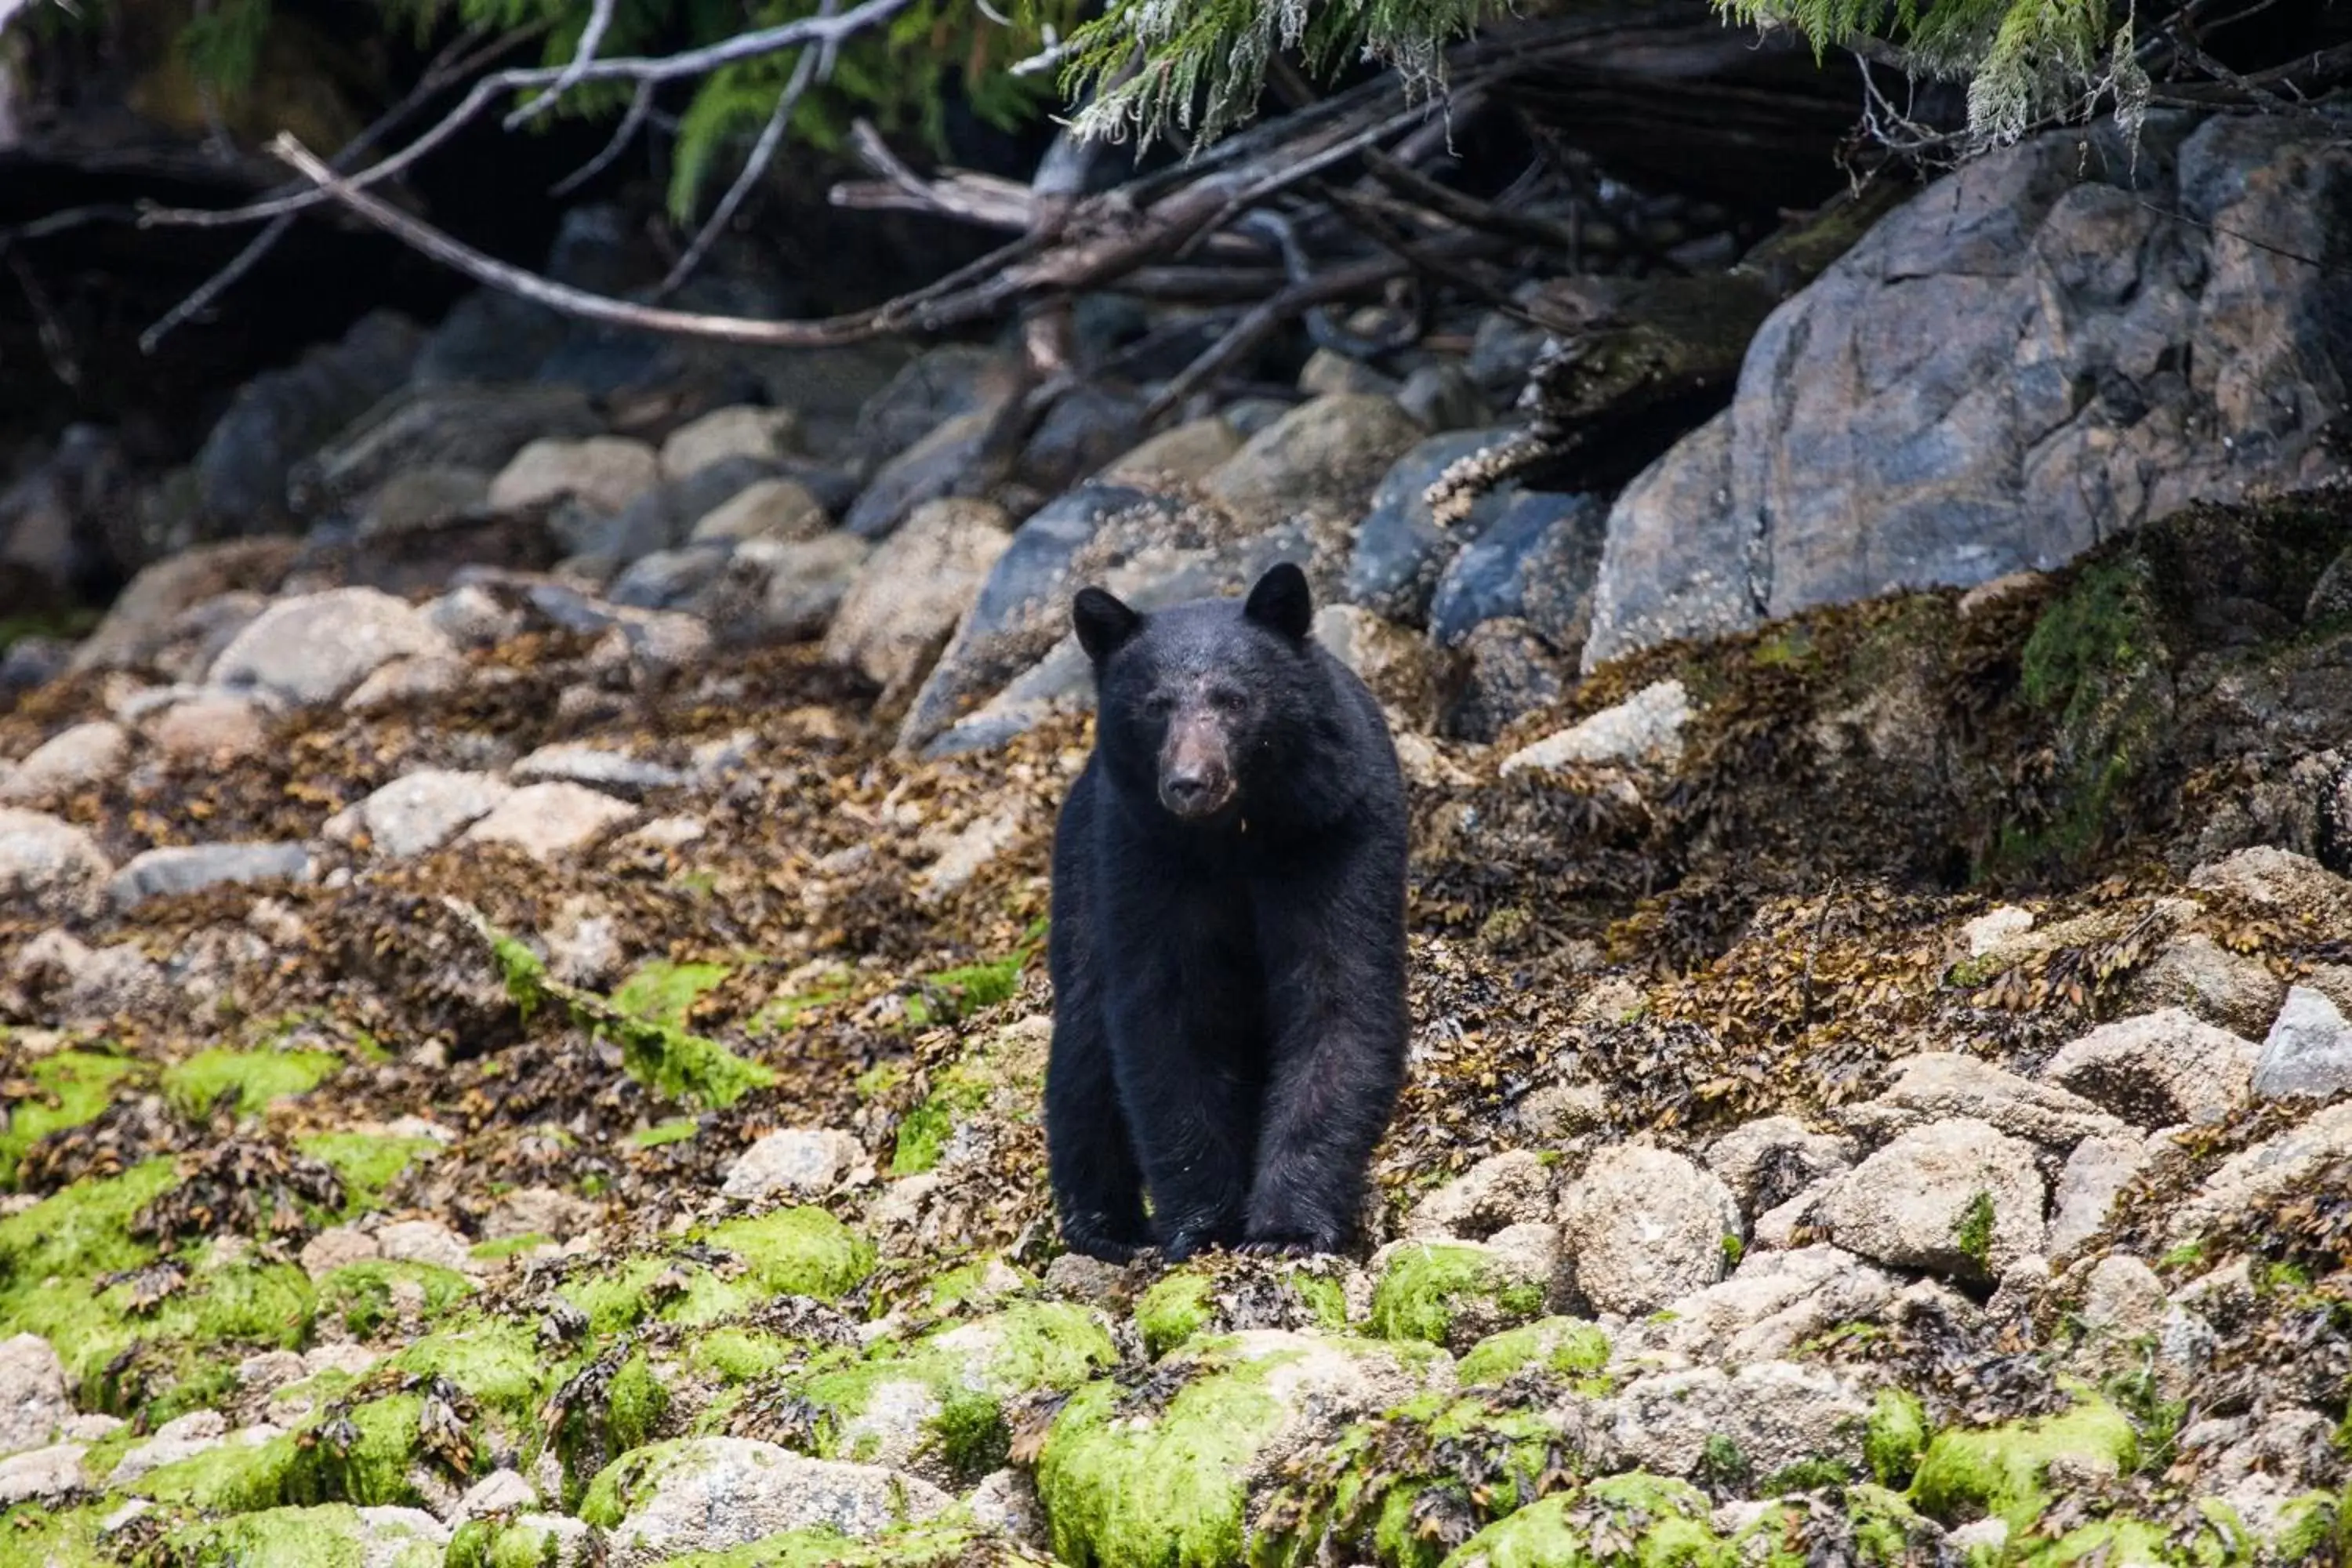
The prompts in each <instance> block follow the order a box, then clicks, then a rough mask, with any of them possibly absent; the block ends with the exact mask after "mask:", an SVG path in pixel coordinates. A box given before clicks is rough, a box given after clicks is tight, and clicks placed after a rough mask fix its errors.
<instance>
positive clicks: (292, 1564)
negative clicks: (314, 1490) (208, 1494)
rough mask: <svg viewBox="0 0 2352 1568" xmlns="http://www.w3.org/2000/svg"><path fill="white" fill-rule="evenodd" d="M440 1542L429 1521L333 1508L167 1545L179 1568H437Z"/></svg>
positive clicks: (186, 1536)
mask: <svg viewBox="0 0 2352 1568" xmlns="http://www.w3.org/2000/svg"><path fill="white" fill-rule="evenodd" d="M447 1542H448V1536H447V1533H446V1531H443V1530H442V1528H441V1526H440V1525H439V1524H438V1523H436V1521H434V1519H433V1516H432V1515H430V1514H427V1513H419V1512H416V1511H415V1510H409V1509H357V1508H350V1507H345V1506H342V1505H339V1504H331V1505H329V1506H326V1507H323V1508H279V1509H270V1510H266V1511H264V1512H260V1513H249V1514H244V1515H240V1516H238V1517H236V1518H233V1519H225V1520H217V1521H209V1522H205V1523H200V1524H192V1525H188V1526H185V1527H184V1528H182V1529H180V1530H178V1531H173V1534H172V1535H171V1537H170V1538H169V1544H170V1552H171V1558H172V1561H173V1563H178V1564H184V1565H185V1568H441V1564H442V1561H443V1555H444V1552H445V1551H446V1546H447Z"/></svg>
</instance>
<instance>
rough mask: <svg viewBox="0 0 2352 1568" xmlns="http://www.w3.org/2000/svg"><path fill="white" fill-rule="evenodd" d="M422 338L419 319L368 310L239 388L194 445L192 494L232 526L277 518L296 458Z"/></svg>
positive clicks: (350, 413) (333, 428)
mask: <svg viewBox="0 0 2352 1568" xmlns="http://www.w3.org/2000/svg"><path fill="white" fill-rule="evenodd" d="M424 341H425V339H424V334H423V333H422V332H421V331H419V330H418V329H417V327H416V325H415V322H413V321H407V320H406V319H404V318H403V317H400V316H396V315H394V314H393V313H392V312H390V311H388V310H375V311H371V312H369V313H368V314H367V315H365V316H362V317H361V318H360V320H359V321H357V322H356V323H354V324H353V325H352V330H351V331H348V332H346V333H344V334H343V336H342V338H341V341H340V342H332V343H324V344H321V345H320V346H319V347H317V348H314V349H312V350H310V352H309V353H305V354H304V355H303V356H302V357H301V358H300V359H299V360H298V361H297V362H296V363H293V364H290V365H288V366H286V367H285V368H283V369H281V370H273V371H266V372H264V373H263V374H260V375H257V376H255V377H254V378H253V379H252V380H251V381H248V382H247V383H246V384H244V385H243V386H241V387H239V388H238V389H237V391H236V395H235V396H234V397H232V398H230V399H229V405H228V407H227V408H226V410H224V411H223V412H222V414H221V416H220V418H219V420H218V421H216V422H215V424H214V426H213V427H212V431H211V433H210V434H208V435H207V436H205V444H204V446H203V447H202V448H200V449H199V450H198V451H197V453H196V460H195V463H194V469H195V480H196V495H197V498H198V500H199V503H200V504H201V505H202V507H203V509H204V511H205V516H206V517H207V518H209V519H210V520H211V521H212V522H213V524H214V526H215V527H217V528H220V529H222V530H223V531H225V532H229V533H236V534H248V533H260V532H264V531H268V529H269V527H270V526H271V525H272V524H273V523H276V524H278V525H280V526H282V525H283V524H284V523H285V522H286V521H288V515H287V497H286V480H287V476H288V475H289V473H291V472H292V471H293V469H294V467H295V465H296V464H298V463H299V462H301V461H302V460H303V459H304V458H308V457H310V455H311V454H312V453H313V452H316V451H317V450H318V449H319V448H320V447H322V446H324V445H325V444H326V443H327V442H328V441H329V440H330V439H331V438H332V437H334V436H335V435H336V434H337V433H339V432H340V431H341V429H342V428H343V426H346V425H348V424H350V423H351V422H352V420H354V419H356V418H358V417H359V416H361V415H362V414H364V413H366V412H367V411H368V410H369V409H370V408H371V407H373V406H374V405H375V404H376V403H377V402H378V401H379V400H380V399H382V398H383V397H384V396H386V395H389V394H390V393H392V392H393V391H394V389H396V388H397V387H399V386H400V385H401V384H402V383H403V382H404V381H405V380H406V379H407V376H408V373H409V370H410V367H411V366H413V365H414V364H415V361H416V353H417V350H418V349H419V348H420V347H421V346H423V343H424Z"/></svg>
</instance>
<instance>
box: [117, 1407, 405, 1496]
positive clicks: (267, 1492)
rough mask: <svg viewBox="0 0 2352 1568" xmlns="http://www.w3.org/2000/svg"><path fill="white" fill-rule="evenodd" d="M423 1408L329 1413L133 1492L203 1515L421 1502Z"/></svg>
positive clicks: (201, 1457)
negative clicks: (417, 1478) (416, 1474)
mask: <svg viewBox="0 0 2352 1568" xmlns="http://www.w3.org/2000/svg"><path fill="white" fill-rule="evenodd" d="M424 1417H425V1400H424V1399H423V1397H422V1396H420V1395H417V1394H392V1395H388V1396H386V1397H384V1398H382V1399H373V1400H369V1401H366V1402H365V1403H362V1404H360V1405H353V1406H352V1407H351V1408H350V1409H349V1410H348V1411H344V1410H340V1409H339V1410H333V1411H329V1412H323V1413H321V1414H320V1415H319V1416H316V1417H314V1418H313V1419H312V1420H311V1421H310V1422H309V1423H307V1424H306V1425H305V1426H304V1427H303V1428H302V1429H301V1430H299V1431H296V1432H289V1433H287V1434H285V1435H284V1436H278V1437H273V1438H271V1439H270V1440H269V1441H268V1442H267V1443H260V1444H256V1445H251V1446H247V1445H243V1444H223V1445H221V1446H220V1447H214V1448H208V1449H206V1450H205V1452H203V1453H201V1454H197V1455H195V1456H194V1457H193V1458H186V1459H183V1460H180V1461H179V1462H178V1463H176V1464H171V1465H164V1466H161V1467H159V1468H155V1469H153V1470H151V1471H149V1472H148V1473H147V1474H146V1475H145V1476H143V1477H142V1478H140V1479H139V1480H138V1482H137V1483H135V1485H133V1487H132V1488H131V1490H132V1491H134V1492H135V1493H136V1494H137V1495H139V1496H141V1497H148V1498H153V1499H155V1500H157V1501H159V1502H164V1503H171V1504H175V1505H178V1506H181V1507H184V1508H189V1509H194V1510H200V1511H202V1512H205V1513H215V1514H231V1513H253V1512H257V1511H259V1510H268V1509H278V1508H295V1507H304V1508H307V1507H313V1506H317V1505H320V1504H324V1503H352V1504H354V1505H357V1506H360V1507H363V1508H383V1507H408V1506H413V1505H415V1504H416V1503H418V1502H420V1501H421V1500H422V1499H421V1497H420V1494H419V1492H418V1489H417V1487H416V1484H415V1479H414V1476H413V1474H412V1472H413V1470H414V1468H415V1467H416V1465H417V1464H418V1463H419V1461H420V1459H421V1458H422V1457H423V1455H424V1453H425V1441H424V1429H423V1421H424Z"/></svg>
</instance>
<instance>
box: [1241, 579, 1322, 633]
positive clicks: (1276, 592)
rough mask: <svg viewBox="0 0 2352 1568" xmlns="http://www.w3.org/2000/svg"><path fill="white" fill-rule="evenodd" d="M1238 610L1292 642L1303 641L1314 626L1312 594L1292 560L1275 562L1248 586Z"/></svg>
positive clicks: (1313, 600) (1313, 598)
mask: <svg viewBox="0 0 2352 1568" xmlns="http://www.w3.org/2000/svg"><path fill="white" fill-rule="evenodd" d="M1242 614H1243V615H1244V616H1248V617H1249V618H1250V619H1251V620H1253V621H1255V622H1256V623H1257V624H1258V625H1259V626H1264V627H1265V628H1266V629H1268V630H1269V631H1276V632H1280V633H1281V634H1282V635H1283V636H1284V637H1288V638H1289V639H1290V640H1291V641H1293V642H1301V641H1304V640H1305V639H1306V637H1307V633H1308V632H1309V631H1311V630H1313V629H1314V626H1315V595H1314V594H1313V593H1312V592H1311V591H1309V589H1308V588H1307V574H1306V573H1304V572H1301V571H1300V570H1299V569H1298V566H1297V563H1296V562H1291V561H1278V562H1276V563H1274V564H1273V565H1272V566H1269V567H1267V568H1266V572H1265V576H1263V577H1261V578H1259V579H1258V580H1257V586H1255V587H1254V588H1252V589H1251V590H1250V592H1249V599H1248V602H1247V603H1245V604H1244V605H1242Z"/></svg>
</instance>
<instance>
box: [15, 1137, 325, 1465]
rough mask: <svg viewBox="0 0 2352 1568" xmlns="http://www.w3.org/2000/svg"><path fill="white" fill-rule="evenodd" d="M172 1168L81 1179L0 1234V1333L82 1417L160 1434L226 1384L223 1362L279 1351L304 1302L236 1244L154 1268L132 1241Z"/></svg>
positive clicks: (300, 1331)
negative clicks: (70, 1397) (39, 1344)
mask: <svg viewBox="0 0 2352 1568" xmlns="http://www.w3.org/2000/svg"><path fill="white" fill-rule="evenodd" d="M177 1180H178V1178H177V1176H176V1174H175V1173H174V1172H173V1166H172V1163H171V1162H169V1161H164V1160H151V1161H148V1162H147V1163H143V1164H141V1165H135V1166H133V1167H131V1169H130V1170H128V1171H125V1172H123V1173H121V1175H118V1176H110V1177H102V1178H85V1179H84V1180H82V1181H80V1182H77V1183H75V1184H73V1185H71V1186H69V1187H68V1188H66V1189H65V1190H64V1191H62V1192H59V1193H58V1194H54V1195H52V1196H50V1197H48V1198H46V1199H44V1200H42V1201H41V1202H40V1203H38V1204H36V1205H33V1206H32V1207H30V1208H28V1209H26V1210H25V1211H23V1212H22V1213H20V1214H16V1215H10V1216H9V1217H8V1218H6V1219H5V1220H0V1332H5V1333H7V1334H16V1333H33V1334H38V1335H40V1336H41V1337H42V1338H43V1339H46V1340H47V1341H48V1342H49V1343H50V1344H51V1346H52V1347H54V1348H55V1349H56V1351H57V1352H58V1357H59V1359H60V1360H62V1361H63V1362H64V1363H65V1367H66V1373H67V1376H68V1381H69V1382H70V1383H71V1384H73V1386H74V1387H75V1389H76V1391H77V1398H78V1402H79V1403H80V1404H81V1405H83V1407H84V1408H86V1409H92V1410H103V1411H111V1412H116V1413H121V1414H131V1413H137V1412H142V1411H143V1412H144V1413H146V1414H147V1415H151V1416H152V1417H153V1418H155V1419H157V1420H167V1419H169V1418H170V1417H171V1416H173V1415H177V1414H179V1413H181V1412H182V1411H184V1410H190V1409H196V1408H201V1407H203V1406H204V1405H206V1404H208V1403H210V1402H211V1401H212V1400H213V1399H215V1398H216V1397H217V1396H219V1395H220V1394H223V1393H225V1392H226V1389H227V1387H228V1386H229V1385H230V1384H233V1383H234V1381H235V1373H236V1357H235V1356H234V1355H228V1354H225V1353H224V1352H227V1351H229V1350H231V1349H233V1348H237V1347H243V1348H245V1349H247V1350H256V1349H258V1350H269V1349H290V1348H293V1347H295V1346H299V1345H300V1344H301V1343H302V1342H304V1341H305V1339H306V1338H307V1336H308V1335H309V1332H310V1321H311V1318H312V1315H313V1314H314V1312H315V1311H316V1310H317V1297H316V1295H315V1293H314V1291H313V1290H312V1289H311V1286H310V1280H309V1279H308V1278H307V1277H305V1276H304V1274H303V1273H302V1271H301V1270H300V1269H299V1268H294V1267H293V1266H291V1265H289V1264H284V1263H271V1262H268V1261H267V1260H266V1259H264V1258H261V1257H260V1256H259V1255H257V1254H253V1253H251V1252H250V1251H249V1250H248V1249H247V1248H246V1247H244V1246H243V1244H242V1243H236V1244H234V1245H231V1244H228V1243H202V1244H198V1245H196V1246H194V1247H186V1248H183V1249H182V1250H181V1251H180V1253H179V1254H178V1255H177V1256H175V1257H173V1258H170V1259H168V1260H165V1259H164V1258H163V1253H162V1251H161V1249H160V1248H158V1247H156V1246H154V1245H153V1244H152V1243H151V1242H148V1241H144V1240H142V1239H140V1238H139V1237H136V1236H134V1235H133V1234H132V1232H133V1226H134V1222H135V1220H136V1218H137V1216H138V1215H139V1214H140V1213H141V1212H142V1211H143V1210H144V1209H145V1208H146V1207H147V1206H148V1205H150V1204H151V1203H152V1202H153V1201H154V1200H155V1199H156V1198H158V1197H160V1196H162V1195H163V1194H165V1193H167V1192H169V1191H171V1190H172V1189H173V1186H174V1185H175V1184H176V1182H177Z"/></svg>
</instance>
